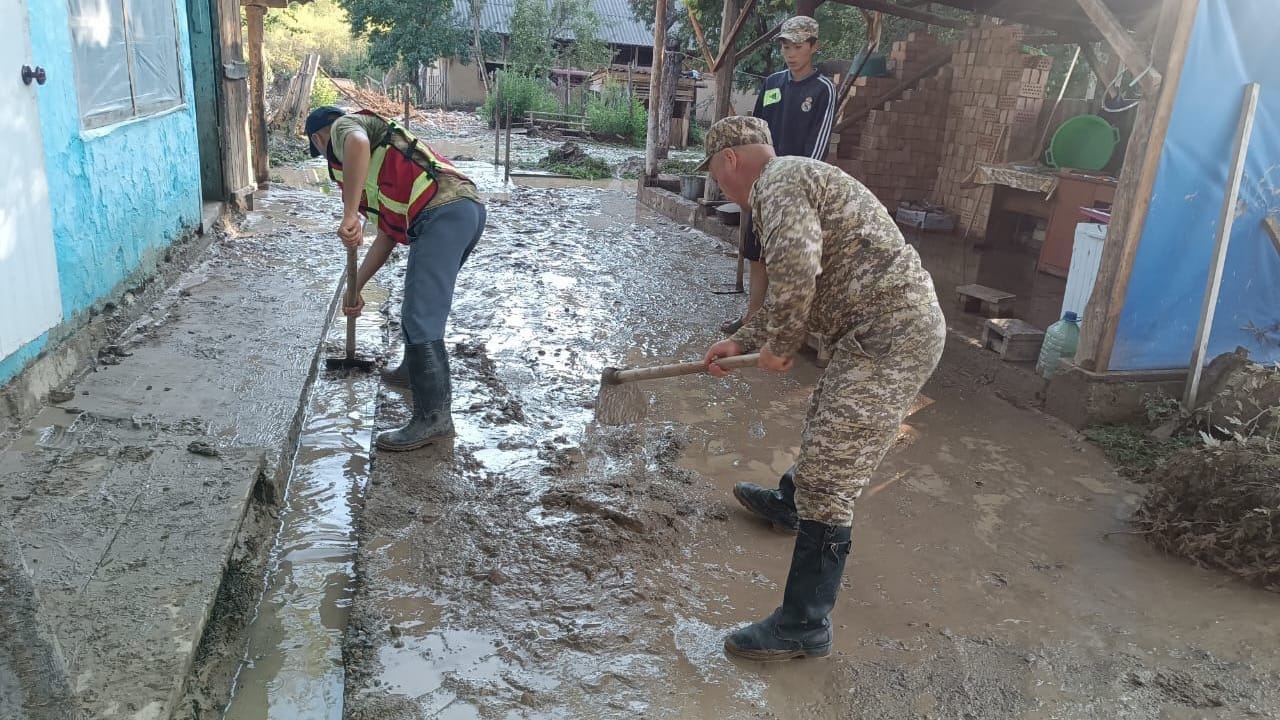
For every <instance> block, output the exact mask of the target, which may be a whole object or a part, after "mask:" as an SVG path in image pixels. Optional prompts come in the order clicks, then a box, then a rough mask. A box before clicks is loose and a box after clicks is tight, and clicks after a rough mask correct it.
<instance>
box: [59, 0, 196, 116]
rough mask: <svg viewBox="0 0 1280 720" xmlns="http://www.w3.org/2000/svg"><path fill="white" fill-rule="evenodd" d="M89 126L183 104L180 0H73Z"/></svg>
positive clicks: (80, 89) (79, 81) (79, 80)
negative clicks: (179, 30)
mask: <svg viewBox="0 0 1280 720" xmlns="http://www.w3.org/2000/svg"><path fill="white" fill-rule="evenodd" d="M68 3H69V5H70V11H71V40H72V44H73V45H74V46H75V59H76V95H77V97H78V99H79V101H80V120H81V124H82V125H83V126H84V127H85V128H95V127H102V126H103V125H110V124H111V123H116V122H120V121H122V120H128V119H131V118H136V117H145V116H147V115H154V114H155V113H158V112H162V111H164V110H168V109H170V108H173V107H176V106H178V105H181V104H182V65H181V60H180V56H179V53H178V23H177V8H176V7H175V5H174V0H68Z"/></svg>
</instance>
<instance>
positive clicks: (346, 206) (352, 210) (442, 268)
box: [306, 106, 485, 451]
mask: <svg viewBox="0 0 1280 720" xmlns="http://www.w3.org/2000/svg"><path fill="white" fill-rule="evenodd" d="M306 130H307V137H308V138H309V139H310V141H311V156H312V157H319V156H320V155H322V154H323V155H324V156H325V157H326V158H327V159H328V161H329V176H330V177H331V178H333V180H334V181H335V182H337V183H338V186H339V187H341V188H342V223H341V224H340V225H339V226H338V237H339V238H340V239H341V240H342V244H343V245H345V246H346V247H349V248H351V247H359V246H360V244H361V242H362V241H363V240H364V222H363V219H362V218H361V217H360V216H361V214H362V213H363V214H364V215H366V216H367V217H368V218H369V220H370V221H372V222H375V223H376V224H377V227H378V236H377V238H376V239H374V241H373V245H372V247H370V248H369V251H368V252H367V253H365V256H364V261H363V262H362V263H361V264H360V269H359V271H358V273H357V277H356V282H357V286H358V287H357V295H356V297H357V298H358V299H357V301H356V304H355V305H353V306H350V307H344V308H343V310H344V312H345V313H346V314H348V315H359V314H360V312H361V310H363V308H364V299H363V298H361V297H360V294H359V291H360V290H363V289H364V286H365V283H367V282H369V278H371V277H373V274H374V273H376V272H377V271H378V268H381V267H382V265H383V264H384V263H386V261H387V258H388V257H389V256H390V255H391V250H392V248H394V247H395V245H396V244H397V243H398V244H401V245H408V246H409V262H408V267H407V268H406V271H405V281H404V302H403V304H402V305H401V312H400V329H401V332H402V333H403V334H404V360H403V362H401V363H400V366H399V367H397V368H396V369H394V370H388V371H384V372H383V379H384V380H386V381H387V382H388V383H391V384H395V385H407V386H408V387H409V388H410V389H411V390H412V393H413V401H412V405H413V418H412V419H411V420H410V421H409V423H408V424H407V425H405V426H404V427H402V428H400V429H398V430H392V431H390V432H384V433H381V434H380V435H378V439H377V445H378V447H379V448H381V449H383V450H392V451H396V450H415V449H417V448H420V447H423V446H425V445H428V444H430V443H432V442H434V441H436V440H442V439H447V438H451V437H453V418H452V415H451V413H450V405H451V401H452V399H453V386H452V384H451V383H450V381H449V353H448V351H447V350H446V349H445V344H444V328H445V322H446V320H448V317H449V309H450V307H451V305H452V304H453V289H454V284H455V283H456V281H457V278H458V272H459V271H460V270H461V269H462V265H463V263H465V262H466V261H467V257H469V256H470V255H471V251H472V250H474V249H475V246H476V243H477V242H478V241H479V240H480V234H481V232H483V231H484V223H485V207H484V204H483V203H482V202H481V200H480V194H479V193H478V192H477V191H476V187H475V184H474V183H472V182H471V181H470V180H468V179H467V177H466V176H465V175H463V174H462V173H460V172H458V170H457V168H455V167H454V166H453V165H452V164H450V162H449V161H448V160H447V159H446V158H445V157H444V156H442V155H440V154H439V153H437V152H435V151H434V150H433V149H431V147H430V146H428V145H427V144H426V143H423V142H422V141H420V140H418V139H417V138H416V137H414V136H413V134H412V133H410V132H409V131H408V130H406V129H404V128H402V127H401V126H399V125H398V124H396V123H395V122H393V121H391V120H387V119H385V118H382V117H379V116H377V115H375V114H373V113H370V112H367V111H362V112H358V113H353V114H347V113H345V112H343V111H342V110H340V109H338V108H336V107H332V106H325V107H320V108H316V109H315V110H313V111H311V114H310V115H309V116H308V117H307V125H306Z"/></svg>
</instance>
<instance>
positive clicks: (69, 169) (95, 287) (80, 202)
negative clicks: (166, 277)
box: [0, 0, 201, 383]
mask: <svg viewBox="0 0 1280 720" xmlns="http://www.w3.org/2000/svg"><path fill="white" fill-rule="evenodd" d="M165 1H172V0H165ZM175 4H176V6H177V11H178V23H177V24H178V33H179V38H180V39H181V40H180V45H181V48H180V50H181V52H180V55H181V58H182V66H183V94H184V97H185V99H186V105H185V106H184V107H181V108H179V109H177V110H174V111H170V112H169V113H167V114H165V115H160V116H152V117H148V118H144V119H141V120H135V121H130V122H126V123H122V124H119V125H113V126H109V127H106V128H100V129H95V130H92V131H82V130H81V129H80V112H79V107H78V102H77V99H76V86H75V72H76V69H75V62H74V59H73V58H74V53H73V51H72V42H71V31H70V25H69V23H68V19H69V18H68V5H67V2H66V0H29V2H28V15H29V17H30V21H31V45H32V57H34V58H37V59H38V60H39V62H40V64H41V65H43V66H44V67H45V69H46V70H47V71H48V74H49V82H48V83H47V84H46V85H44V87H42V88H40V90H39V98H40V129H41V132H42V133H43V135H44V149H45V170H46V173H47V174H48V178H49V198H50V202H51V204H52V205H53V213H52V214H53V236H54V247H55V251H56V253H57V259H58V280H59V283H60V285H61V289H62V309H63V319H64V328H61V329H65V327H66V326H75V325H76V324H78V321H79V320H81V319H82V318H83V314H84V313H85V312H86V311H87V310H88V309H90V308H91V307H93V306H94V304H95V303H97V302H99V301H100V300H102V299H104V298H105V297H106V296H107V295H108V294H109V293H110V292H111V291H112V290H113V289H114V288H116V286H117V285H118V284H119V283H120V282H121V281H122V280H124V279H125V278H126V277H127V276H129V274H130V273H132V272H134V271H135V270H137V269H139V268H143V269H144V270H148V269H150V268H151V267H153V266H154V263H155V260H156V258H157V257H158V256H159V255H160V254H161V253H160V252H157V251H161V250H163V248H164V247H165V246H167V245H169V244H170V243H172V242H173V241H174V239H176V238H178V237H180V236H181V235H182V234H183V233H184V232H187V231H190V230H193V229H195V228H198V227H199V225H200V216H201V199H200V160H199V152H198V150H197V146H196V119H195V110H194V103H193V102H192V101H191V89H192V87H193V82H192V76H191V50H190V46H189V43H188V40H187V38H188V30H187V12H186V2H184V1H183V0H177V1H176V3H175ZM58 330H59V329H55V331H54V332H52V333H48V334H46V335H44V336H41V337H40V338H38V339H36V340H34V341H32V342H31V343H30V344H28V345H27V346H25V347H23V348H22V349H20V350H19V351H17V352H16V353H14V354H13V355H11V356H9V357H7V358H0V383H4V382H7V381H8V380H10V379H12V378H13V376H14V375H16V374H17V373H18V372H19V371H20V370H21V369H22V367H23V366H25V365H26V364H27V363H28V362H30V360H31V359H33V358H34V357H35V356H36V355H37V354H38V352H39V351H40V350H41V349H42V348H43V347H44V345H45V343H47V342H48V341H49V338H50V337H51V336H53V337H56V336H57V335H58V334H59V333H58Z"/></svg>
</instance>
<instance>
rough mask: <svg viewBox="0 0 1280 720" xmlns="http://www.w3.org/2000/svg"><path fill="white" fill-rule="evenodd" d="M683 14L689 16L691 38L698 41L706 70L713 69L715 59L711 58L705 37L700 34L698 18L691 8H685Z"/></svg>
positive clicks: (700, 26) (700, 27) (700, 28)
mask: <svg viewBox="0 0 1280 720" xmlns="http://www.w3.org/2000/svg"><path fill="white" fill-rule="evenodd" d="M685 14H686V15H688V16H689V24H690V25H692V26H693V36H694V37H696V38H697V39H698V49H700V50H702V59H703V60H706V61H707V69H708V70H710V69H711V68H713V67H715V64H716V59H715V58H713V57H711V51H710V50H708V49H707V36H706V35H704V34H703V33H702V23H700V22H698V16H697V14H696V13H694V12H693V8H691V7H689V6H688V5H686V6H685Z"/></svg>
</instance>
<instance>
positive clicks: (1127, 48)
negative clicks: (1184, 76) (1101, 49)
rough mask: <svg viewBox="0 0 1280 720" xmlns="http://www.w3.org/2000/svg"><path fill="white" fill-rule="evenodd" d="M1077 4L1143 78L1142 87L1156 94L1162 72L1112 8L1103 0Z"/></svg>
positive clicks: (1085, 0) (1133, 71)
mask: <svg viewBox="0 0 1280 720" xmlns="http://www.w3.org/2000/svg"><path fill="white" fill-rule="evenodd" d="M1076 4H1078V5H1079V6H1080V9H1081V10H1084V14H1085V15H1088V16H1089V20H1091V21H1092V22H1093V25H1094V27H1096V28H1098V32H1100V33H1102V38H1103V39H1104V40H1106V42H1107V45H1108V46H1109V47H1110V48H1111V49H1112V50H1113V51H1114V52H1115V54H1116V55H1118V56H1120V60H1121V61H1123V62H1124V64H1125V67H1127V68H1129V72H1131V73H1133V75H1134V77H1141V78H1142V80H1141V82H1142V88H1143V89H1144V90H1146V91H1147V94H1148V95H1153V94H1155V90H1156V88H1158V87H1160V81H1161V78H1160V72H1159V71H1158V70H1156V69H1155V67H1153V66H1152V64H1151V60H1150V59H1148V56H1147V54H1146V53H1144V52H1143V51H1142V48H1140V47H1138V43H1137V42H1135V41H1134V39H1133V37H1132V36H1130V35H1129V32H1128V31H1127V30H1125V29H1124V26H1123V25H1121V24H1120V21H1119V20H1117V19H1116V16H1115V14H1113V13H1112V12H1111V9H1110V8H1108V7H1107V6H1106V4H1104V3H1103V2H1102V0H1076Z"/></svg>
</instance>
